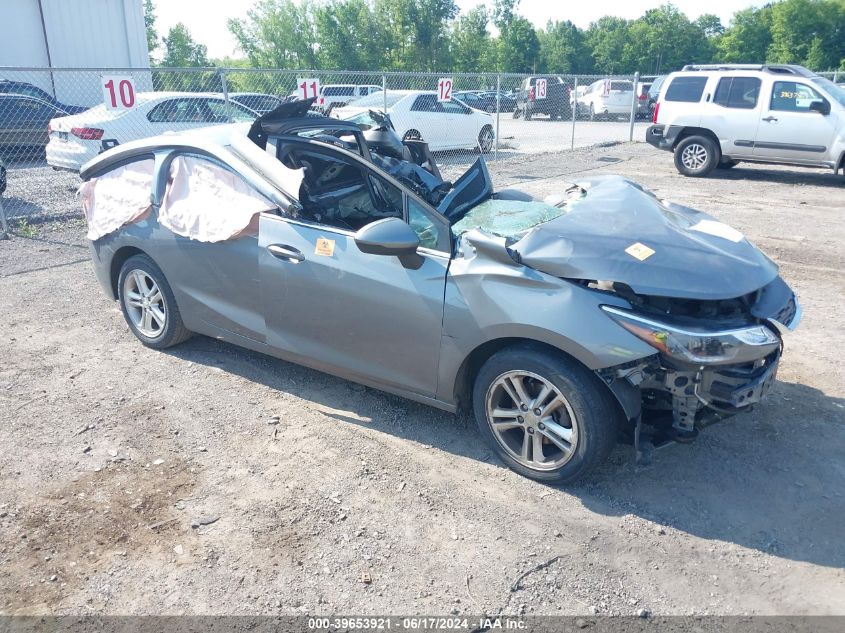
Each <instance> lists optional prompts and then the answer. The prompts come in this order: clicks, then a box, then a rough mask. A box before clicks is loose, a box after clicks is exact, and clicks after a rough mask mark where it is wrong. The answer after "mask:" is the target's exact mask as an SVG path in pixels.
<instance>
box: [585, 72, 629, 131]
mask: <svg viewBox="0 0 845 633" xmlns="http://www.w3.org/2000/svg"><path fill="white" fill-rule="evenodd" d="M633 97H634V84H633V82H631V81H629V80H627V79H599V80H598V81H594V82H593V83H591V84H590V85H589V86H587V89H586V90H584V92H583V93H582V94H580V95H579V96H578V99H577V100H576V108H577V114H578V116H579V117H585V118H589V119H590V120H591V121H594V120H596V119H611V118H618V117H620V116H625V117H630V116H631V102H632V100H633Z"/></svg>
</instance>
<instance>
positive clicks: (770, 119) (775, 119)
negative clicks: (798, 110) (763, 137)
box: [763, 116, 777, 123]
mask: <svg viewBox="0 0 845 633" xmlns="http://www.w3.org/2000/svg"><path fill="white" fill-rule="evenodd" d="M763 120H764V121H765V122H766V123H771V122H772V121H777V117H773V116H767V117H766V118H765V119H763Z"/></svg>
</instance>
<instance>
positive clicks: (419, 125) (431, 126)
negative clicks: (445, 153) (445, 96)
mask: <svg viewBox="0 0 845 633" xmlns="http://www.w3.org/2000/svg"><path fill="white" fill-rule="evenodd" d="M409 114H410V116H409V117H408V119H409V122H408V127H409V129H414V130H417V131H418V132H419V133H420V136H422V139H423V140H424V141H425V142H426V143H428V146H429V147H430V148H431V149H432V150H440V149H447V148H448V146H449V143H448V141H447V134H451V133H452V130H445V129H444V124H445V121H444V119H443V108H442V107H441V105H440V103H439V102H438V101H437V95H436V94H434V93H430V94H429V93H426V94H421V95H418V96H417V98H416V99H415V100H414V102H413V104H411V111H410V112H409Z"/></svg>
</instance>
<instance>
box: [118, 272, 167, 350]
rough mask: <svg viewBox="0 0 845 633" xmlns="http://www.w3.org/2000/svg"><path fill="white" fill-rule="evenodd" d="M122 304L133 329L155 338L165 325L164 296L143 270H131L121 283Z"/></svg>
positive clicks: (165, 309)
mask: <svg viewBox="0 0 845 633" xmlns="http://www.w3.org/2000/svg"><path fill="white" fill-rule="evenodd" d="M123 303H124V305H125V306H126V313H127V314H128V315H129V318H130V320H131V321H132V323H133V325H134V326H135V328H136V329H137V330H138V331H139V332H140V333H141V334H143V335H144V336H146V337H149V338H156V337H157V336H160V335H161V333H162V332H163V331H164V327H165V325H166V324H167V306H166V305H165V303H164V295H163V294H162V292H161V289H160V288H159V287H158V284H157V283H156V282H155V280H154V279H153V278H152V277H150V276H149V275H148V274H147V273H146V272H144V271H143V270H133V271H131V272H130V273H129V274H128V275H126V279H125V280H124V282H123Z"/></svg>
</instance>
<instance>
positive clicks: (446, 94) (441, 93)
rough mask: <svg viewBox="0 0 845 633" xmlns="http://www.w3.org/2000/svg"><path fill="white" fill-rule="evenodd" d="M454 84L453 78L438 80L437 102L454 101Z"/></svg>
mask: <svg viewBox="0 0 845 633" xmlns="http://www.w3.org/2000/svg"><path fill="white" fill-rule="evenodd" d="M453 85H454V82H453V81H452V78H451V77H441V78H440V79H438V80H437V100H438V101H451V100H452V86H453Z"/></svg>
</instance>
